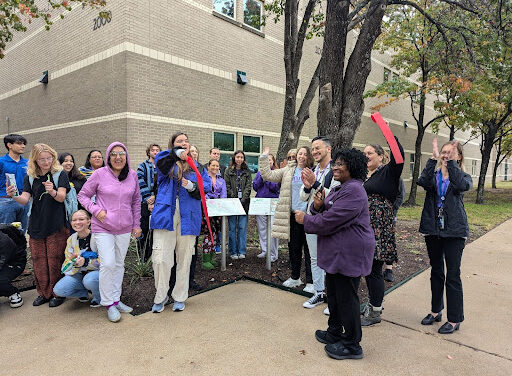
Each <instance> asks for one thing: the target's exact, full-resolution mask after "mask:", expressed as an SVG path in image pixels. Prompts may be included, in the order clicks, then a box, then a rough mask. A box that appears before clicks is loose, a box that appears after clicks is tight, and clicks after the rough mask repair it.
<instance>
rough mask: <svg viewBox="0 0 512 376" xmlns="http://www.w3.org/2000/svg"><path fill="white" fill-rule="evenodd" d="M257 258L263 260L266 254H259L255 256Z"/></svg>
mask: <svg viewBox="0 0 512 376" xmlns="http://www.w3.org/2000/svg"><path fill="white" fill-rule="evenodd" d="M256 257H257V258H265V257H267V254H266V253H265V252H261V253H260V254H259V255H258V256H256Z"/></svg>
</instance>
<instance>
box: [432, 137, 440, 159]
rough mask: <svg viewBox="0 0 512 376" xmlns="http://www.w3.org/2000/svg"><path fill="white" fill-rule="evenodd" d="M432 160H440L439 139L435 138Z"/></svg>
mask: <svg viewBox="0 0 512 376" xmlns="http://www.w3.org/2000/svg"><path fill="white" fill-rule="evenodd" d="M432 158H433V159H438V158H439V148H438V146H437V137H434V139H433V140H432Z"/></svg>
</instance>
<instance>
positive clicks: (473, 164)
mask: <svg viewBox="0 0 512 376" xmlns="http://www.w3.org/2000/svg"><path fill="white" fill-rule="evenodd" d="M476 162H477V161H476V160H472V161H471V175H472V176H476V175H477V173H476Z"/></svg>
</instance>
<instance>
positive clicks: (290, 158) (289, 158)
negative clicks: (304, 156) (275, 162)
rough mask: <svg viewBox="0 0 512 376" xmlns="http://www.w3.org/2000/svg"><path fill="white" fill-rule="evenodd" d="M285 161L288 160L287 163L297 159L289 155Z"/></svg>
mask: <svg viewBox="0 0 512 376" xmlns="http://www.w3.org/2000/svg"><path fill="white" fill-rule="evenodd" d="M286 159H288V160H289V161H294V160H295V159H297V157H296V156H295V155H290V156H288V158H286Z"/></svg>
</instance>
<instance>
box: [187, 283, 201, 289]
mask: <svg viewBox="0 0 512 376" xmlns="http://www.w3.org/2000/svg"><path fill="white" fill-rule="evenodd" d="M188 287H189V288H190V289H191V290H194V291H200V290H202V289H203V287H202V286H201V285H200V284H198V283H197V282H196V281H190V283H189V284H188Z"/></svg>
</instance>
